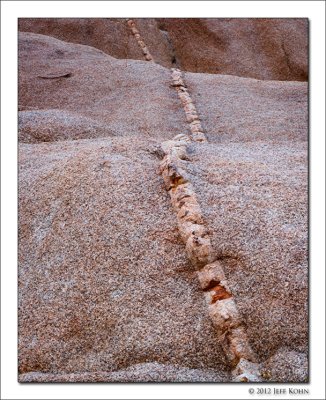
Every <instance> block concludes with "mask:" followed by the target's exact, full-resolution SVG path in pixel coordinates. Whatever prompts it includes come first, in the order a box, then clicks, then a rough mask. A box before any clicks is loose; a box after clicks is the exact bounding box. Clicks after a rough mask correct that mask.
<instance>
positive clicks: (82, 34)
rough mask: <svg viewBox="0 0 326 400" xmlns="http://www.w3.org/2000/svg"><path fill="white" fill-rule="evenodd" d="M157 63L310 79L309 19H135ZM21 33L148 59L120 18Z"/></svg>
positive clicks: (24, 26)
mask: <svg viewBox="0 0 326 400" xmlns="http://www.w3.org/2000/svg"><path fill="white" fill-rule="evenodd" d="M134 21H135V22H136V24H137V26H138V28H139V31H140V34H141V35H142V36H143V37H146V44H147V47H148V48H149V49H150V52H151V54H152V55H153V57H154V60H155V61H156V62H157V63H159V64H161V65H163V66H165V67H171V66H178V67H180V68H181V69H183V70H186V71H191V72H207V73H213V74H216V73H218V74H228V75H237V76H245V77H250V78H256V79H267V80H294V81H305V80H307V77H308V68H307V66H308V60H307V54H308V20H307V19H293V18H291V19H288V18H284V19H282V18H281V19H274V18H269V19H266V18H265V19H262V18H257V19H253V18H252V19H247V18H241V19H239V18H218V19H217V18H214V19H212V18H206V19H200V18H196V19H194V18H163V19H162V18H161V19H153V18H135V19H134ZM19 30H20V31H25V32H34V33H41V34H44V35H48V36H53V37H56V38H58V39H61V40H64V41H67V42H73V43H80V44H86V45H89V46H93V47H96V48H98V49H100V50H102V51H104V52H105V53H107V54H109V55H111V56H113V57H116V58H131V59H138V60H143V54H142V51H141V49H140V48H139V47H138V45H137V43H136V42H135V40H134V38H133V35H132V33H131V31H129V29H128V27H127V25H126V20H125V19H121V18H120V19H119V18H116V19H114V18H96V19H93V18H83V19H73V18H34V19H33V18H20V19H19Z"/></svg>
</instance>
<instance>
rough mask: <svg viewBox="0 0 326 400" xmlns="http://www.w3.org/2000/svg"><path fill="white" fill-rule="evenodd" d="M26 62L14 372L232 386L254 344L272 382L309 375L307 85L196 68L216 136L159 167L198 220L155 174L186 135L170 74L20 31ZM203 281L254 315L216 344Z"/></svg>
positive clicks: (209, 128)
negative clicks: (177, 209) (188, 199)
mask: <svg viewBox="0 0 326 400" xmlns="http://www.w3.org/2000/svg"><path fill="white" fill-rule="evenodd" d="M114 23H115V22H114ZM146 24H147V26H151V29H152V28H153V25H151V24H152V22H151V21H144V25H143V26H145V25H146ZM61 26H63V24H62V25H61ZM66 26H68V25H66ZM73 26H74V24H73V23H72V25H71V31H73ZM137 26H138V27H139V31H140V32H141V33H142V35H143V32H144V30H143V28H141V23H139V21H137ZM120 28H121V29H129V31H130V28H129V27H128V25H127V24H126V21H123V23H122V24H121V26H120ZM120 28H119V29H120ZM153 29H154V28H153ZM63 33H64V30H63ZM73 34H74V35H75V34H76V35H77V33H76V32H75V33H74V32H73ZM128 35H129V34H128ZM86 36H87V35H86ZM90 36H91V35H90ZM90 36H89V37H90ZM113 36H114V33H112V36H111V37H109V38H108V37H107V36H106V37H107V38H108V41H110V40H111V39H112V37H113ZM76 37H77V36H76ZM87 37H88V36H87ZM89 37H88V39H89ZM103 37H105V36H102V38H103ZM124 37H125V36H123V35H121V36H120V35H117V36H116V37H115V38H116V41H117V38H120V39H119V40H121V42H119V46H120V47H119V46H118V49H119V48H120V49H122V48H125V47H123V46H124V44H123V43H122V41H123V40H124V39H123V38H124ZM128 37H129V36H128ZM153 38H154V37H152V38H151V40H154V39H153ZM131 39H133V41H134V42H136V40H135V38H134V37H130V40H131ZM155 40H156V39H155ZM146 44H147V46H148V48H149V50H150V51H151V52H152V49H153V51H156V49H155V48H154V47H153V46H152V45H150V44H149V43H148V40H147V38H146ZM112 48H113V46H112ZM119 51H120V50H119ZM19 57H20V58H19V74H20V76H19V85H20V86H19V104H20V110H22V111H20V118H19V119H20V121H19V135H20V136H19V140H20V144H19V167H20V172H19V185H20V188H19V371H20V375H19V380H20V381H22V382H23V381H26V382H53V381H55V382H74V381H75V382H76V381H80V382H98V381H101V382H105V381H117V382H126V381H137V382H139V381H141V382H145V381H155V382H158V381H170V382H171V381H178V382H180V381H183V382H185V381H187V382H200V381H206V382H209V381H211V382H213V381H214V382H216V381H231V380H232V379H233V377H232V375H231V373H230V372H231V369H232V362H234V361H237V362H240V363H241V362H242V361H241V358H242V356H244V357H245V358H247V359H248V358H251V357H252V356H251V355H250V352H248V349H250V348H252V349H253V350H254V352H255V353H256V354H257V356H258V360H257V361H258V362H260V363H261V366H262V376H263V378H264V379H265V380H270V381H276V382H286V381H293V382H304V381H306V380H307V377H308V371H307V344H308V340H307V337H308V329H307V328H308V323H307V312H308V310H307V289H308V285H307V195H306V193H307V147H306V145H307V143H306V142H307V93H306V90H307V86H306V84H305V83H299V82H262V81H257V80H253V79H243V78H238V77H234V76H222V75H220V76H217V75H212V74H193V73H189V74H188V73H186V75H185V77H184V81H185V83H186V84H187V87H188V89H189V92H190V93H191V96H192V98H193V100H194V104H195V105H196V109H197V111H198V114H199V115H200V117H201V124H202V127H203V129H205V132H206V133H207V137H208V139H209V142H208V143H193V142H192V143H191V144H189V141H188V139H187V138H186V137H185V136H184V137H183V138H180V137H179V139H178V140H179V142H180V146H179V147H178V148H176V149H175V150H173V151H171V156H172V157H173V158H176V157H178V158H179V156H180V155H182V154H183V156H184V157H186V158H188V159H187V160H185V159H181V157H180V159H181V161H180V165H176V169H175V170H174V171H173V168H172V169H171V170H170V171H168V176H167V178H168V179H169V180H170V178H171V176H175V177H176V178H177V179H176V182H175V184H174V185H172V186H173V188H172V189H171V188H170V189H171V190H170V192H171V195H173V196H175V198H176V203H179V202H180V201H182V197H183V196H188V195H192V193H196V200H197V202H198V207H199V208H198V209H197V205H196V203H194V202H193V203H192V207H194V208H193V210H194V211H196V210H197V211H199V210H200V216H201V219H200V223H202V222H203V220H205V223H206V225H207V228H208V229H207V230H206V229H203V228H202V226H203V225H200V224H199V221H191V220H190V221H187V219H186V218H185V216H183V217H182V218H181V220H182V221H181V222H180V221H178V218H177V217H176V215H175V213H174V210H173V208H172V206H171V202H170V198H169V195H168V194H167V192H166V190H165V188H164V183H163V180H162V178H161V177H160V176H159V174H158V167H159V163H160V159H161V158H162V157H163V156H164V151H165V150H164V149H163V150H161V149H160V144H161V142H166V141H171V139H172V138H174V137H175V135H176V134H180V133H187V132H188V131H189V124H188V123H187V122H186V120H185V114H184V109H183V107H182V104H181V102H180V98H179V97H178V94H179V96H180V95H181V93H184V92H183V91H182V90H180V88H178V92H177V91H176V90H175V89H174V88H171V87H170V86H169V85H170V82H171V72H170V70H167V69H165V68H162V67H161V66H159V65H155V64H154V63H147V62H145V61H132V60H116V59H114V58H112V57H110V56H108V55H107V54H104V53H103V52H101V51H99V50H96V49H94V48H91V47H88V46H81V45H78V44H70V43H67V42H61V41H59V40H56V39H54V38H51V37H47V36H42V35H37V34H26V33H24V34H21V35H20V47H19ZM135 58H138V56H137V57H135ZM139 59H140V60H143V55H142V54H141V53H140V57H139ZM154 59H155V55H154ZM179 90H180V91H179ZM200 135H203V133H202V132H198V134H196V135H193V137H194V138H195V136H200ZM46 141H47V143H46ZM185 145H187V146H189V153H188V155H187V156H186V155H185V154H184V152H183V150H182V146H185ZM169 146H170V145H169V144H167V149H169V148H170V147H169ZM170 149H171V148H170ZM179 168H181V170H180V169H179ZM178 171H179V173H180V175H181V176H180V177H181V178H182V179H181V180H180V179H179V178H178V176H176V175H173V174H175V173H177V172H178ZM190 181H191V182H192V184H191V185H190V183H189V182H190ZM180 182H181V183H180ZM197 211H196V212H197ZM194 214H195V213H194ZM191 228H193V229H194V230H193V231H194V234H193V233H192V231H191ZM179 229H180V232H179ZM208 232H209V235H208ZM208 237H209V238H210V240H209V239H208ZM195 238H198V243H199V246H198V247H195V245H197V244H196V243H195V242H194V239H195ZM189 239H190V240H189ZM184 240H188V242H189V243H188V244H187V248H185V245H184ZM210 254H215V255H216V257H218V259H219V260H218V264H216V263H214V267H212V264H210V266H207V265H206V266H205V267H204V270H203V274H204V275H202V278H201V279H200V284H199V283H198V282H197V272H196V268H197V267H194V266H193V265H192V263H191V262H190V261H191V260H192V259H193V260H194V261H195V262H194V264H196V263H198V265H202V263H204V262H209V263H211V261H214V260H215V258H214V260H210V259H209V258H210V256H209V255H210ZM188 257H190V260H189V259H188ZM219 264H220V265H221V266H222V267H223V268H224V270H225V277H226V278H227V282H228V283H227V285H226V284H225V282H224V279H219V281H220V282H219V283H216V285H215V286H213V287H212V288H210V289H208V288H207V286H206V287H205V289H207V290H205V289H204V288H203V285H204V283H203V282H206V283H207V284H210V283H212V280H214V279H215V278H218V277H221V273H220V271H219V269H218V265H219ZM206 268H207V269H206ZM205 274H206V275H205ZM205 285H206V284H205ZM200 287H202V288H203V289H204V291H205V293H207V294H209V297H208V299H209V301H210V302H211V301H215V300H216V301H215V302H214V303H213V304H211V305H212V306H214V309H215V311H216V307H218V306H219V305H220V304H221V303H222V302H230V299H231V300H233V301H234V302H235V304H236V306H237V308H238V311H239V316H240V317H241V320H244V325H243V326H242V325H239V327H238V330H236V331H235V332H233V334H232V335H231V336H228V335H227V334H226V333H227V332H224V334H225V336H223V337H224V339H225V341H224V342H223V341H222V345H221V344H220V343H221V334H220V333H219V331H216V330H215V329H214V327H213V325H212V323H211V320H210V318H209V315H208V310H207V307H206V305H205V301H204V296H203V292H202V290H201V288H200ZM223 288H224V289H223ZM208 292H211V293H208ZM225 292H226V293H229V292H231V293H232V297H229V298H226V299H221V297H225V296H227V295H226V294H225ZM229 294H230V293H229ZM216 305H218V306H216ZM222 311H223V310H222ZM224 311H225V310H224ZM214 315H215V317H216V319H219V321H221V317H220V316H221V315H222V313H221V312H219V313H217V312H216V313H215V314H214ZM223 315H224V314H223ZM194 321H196V324H194ZM221 323H222V322H221ZM223 326H225V325H224V322H223V325H220V323H219V324H218V327H219V329H220V328H221V327H223ZM233 327H235V326H233ZM243 327H245V328H246V332H247V334H246V332H245V331H244V330H243V329H244V328H243ZM220 330H221V329H220ZM233 331H234V329H233ZM230 343H231V344H232V349H230ZM231 350H232V351H231ZM228 351H230V353H228ZM235 353H237V354H238V355H237V357H238V359H236V357H235V356H234V354H235ZM230 360H231V362H230ZM232 360H233V361H232ZM252 361H254V360H252ZM242 364H243V363H241V364H240V365H239V363H238V365H239V370H238V371H237V373H238V374H240V375H238V378H239V379H248V380H254V379H255V376H256V375H255V371H254V368H253V366H252V365H249V364H246V365H242ZM240 367H241V368H240ZM240 369H241V371H240Z"/></svg>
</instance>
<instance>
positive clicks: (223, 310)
mask: <svg viewBox="0 0 326 400" xmlns="http://www.w3.org/2000/svg"><path fill="white" fill-rule="evenodd" d="M190 141H191V140H190V138H189V137H188V136H187V135H184V134H180V135H177V136H176V137H175V138H174V139H173V140H168V141H166V142H163V143H162V149H163V151H164V153H165V157H164V158H163V160H162V162H161V164H160V173H161V174H162V177H163V180H164V183H165V187H166V189H167V191H168V192H169V194H170V197H171V202H172V206H173V208H174V210H175V212H176V214H177V220H178V228H179V231H180V236H181V238H182V240H183V242H184V243H185V245H186V253H187V256H188V258H189V260H190V261H191V263H192V264H193V265H194V266H195V268H196V269H197V270H198V271H197V274H198V279H199V282H200V285H201V288H202V290H203V291H204V292H205V297H206V301H207V303H208V310H209V315H210V318H211V320H212V323H213V325H214V327H215V329H216V331H217V334H218V337H219V340H220V343H221V345H222V347H223V350H224V352H225V354H226V356H227V359H228V361H229V362H230V365H231V367H232V375H233V380H234V381H235V382H260V381H262V379H261V376H260V373H259V364H257V358H256V356H255V354H254V352H253V350H252V349H251V347H250V344H249V341H248V338H247V334H246V329H245V326H244V324H243V322H242V320H241V316H240V314H239V312H238V310H237V306H236V304H235V301H234V300H233V296H232V293H231V291H230V289H229V287H228V284H227V280H226V278H225V275H224V271H223V268H222V266H221V264H220V263H219V261H218V260H217V259H216V256H215V254H214V251H213V247H212V244H211V240H210V238H209V235H208V231H207V228H206V227H205V223H204V219H203V216H202V212H201V209H200V206H199V204H198V201H197V197H196V193H195V191H194V188H193V186H192V184H191V182H190V181H189V178H188V176H187V173H186V172H185V170H184V168H183V163H185V162H187V161H186V160H187V159H189V158H188V156H187V144H188V143H189V142H190Z"/></svg>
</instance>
